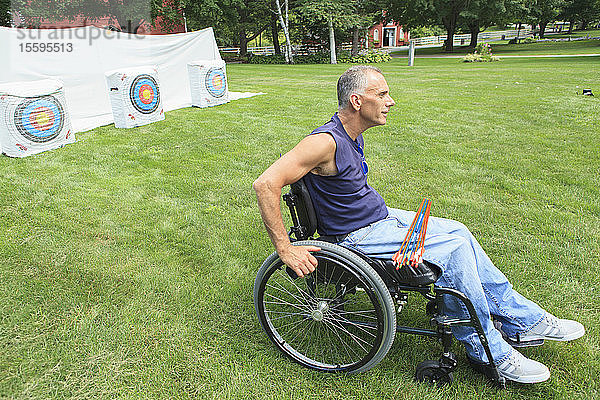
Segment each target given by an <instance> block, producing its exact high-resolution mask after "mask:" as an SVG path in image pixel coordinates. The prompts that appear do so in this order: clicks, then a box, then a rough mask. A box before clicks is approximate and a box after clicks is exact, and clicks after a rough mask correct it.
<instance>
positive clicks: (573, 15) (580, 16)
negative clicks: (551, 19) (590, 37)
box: [559, 0, 600, 33]
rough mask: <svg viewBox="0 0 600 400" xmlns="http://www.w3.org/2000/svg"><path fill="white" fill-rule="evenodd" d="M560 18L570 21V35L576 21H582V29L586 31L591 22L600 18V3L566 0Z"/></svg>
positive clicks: (597, 1) (596, 0) (591, 0)
mask: <svg viewBox="0 0 600 400" xmlns="http://www.w3.org/2000/svg"><path fill="white" fill-rule="evenodd" d="M559 17H560V18H562V19H564V20H566V21H569V33H572V31H573V25H574V23H575V22H576V21H580V22H581V25H582V29H585V28H586V27H587V25H588V24H589V22H590V21H594V20H597V19H599V18H600V1H599V0H566V1H565V2H564V4H563V7H562V9H561V11H560V14H559Z"/></svg>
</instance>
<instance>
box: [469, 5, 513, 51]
mask: <svg viewBox="0 0 600 400" xmlns="http://www.w3.org/2000/svg"><path fill="white" fill-rule="evenodd" d="M504 13H506V7H505V5H504V0H471V1H470V2H469V4H468V6H467V8H466V10H464V11H463V12H462V13H461V14H460V15H461V17H462V19H463V20H464V24H465V25H466V26H467V28H468V29H469V32H470V33H471V43H470V44H469V46H471V47H475V46H477V37H478V36H479V33H480V32H481V31H484V30H485V29H486V28H487V27H489V26H491V25H493V24H494V23H496V22H498V21H499V20H500V17H501V16H502V15H503V14H504Z"/></svg>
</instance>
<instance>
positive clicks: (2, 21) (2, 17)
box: [0, 0, 11, 26]
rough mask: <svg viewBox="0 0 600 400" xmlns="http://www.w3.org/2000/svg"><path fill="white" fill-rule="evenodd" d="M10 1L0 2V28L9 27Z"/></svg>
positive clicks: (2, 0)
mask: <svg viewBox="0 0 600 400" xmlns="http://www.w3.org/2000/svg"><path fill="white" fill-rule="evenodd" d="M10 19H11V16H10V0H0V26H10Z"/></svg>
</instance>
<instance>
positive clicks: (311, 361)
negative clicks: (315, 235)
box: [256, 250, 389, 372]
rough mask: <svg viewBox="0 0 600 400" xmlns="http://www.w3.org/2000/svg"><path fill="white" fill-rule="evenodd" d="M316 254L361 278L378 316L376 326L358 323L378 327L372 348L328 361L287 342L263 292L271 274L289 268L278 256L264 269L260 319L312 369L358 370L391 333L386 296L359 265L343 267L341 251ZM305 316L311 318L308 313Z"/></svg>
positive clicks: (276, 341) (277, 341)
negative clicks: (348, 358) (345, 358)
mask: <svg viewBox="0 0 600 400" xmlns="http://www.w3.org/2000/svg"><path fill="white" fill-rule="evenodd" d="M316 256H317V257H318V259H319V260H320V262H323V261H325V262H331V263H333V264H334V265H339V266H341V267H342V268H343V271H344V272H345V273H350V274H351V277H352V278H353V279H354V280H356V281H357V282H359V284H360V287H361V288H362V289H363V290H364V292H365V294H366V295H367V297H368V299H369V301H370V304H371V306H373V307H374V309H373V311H374V313H375V316H376V327H375V328H373V327H369V326H366V325H362V327H361V326H358V329H362V330H365V331H366V328H369V329H376V332H377V334H376V335H375V338H374V340H373V341H372V343H369V344H368V345H369V346H370V347H371V348H370V350H369V351H368V352H366V351H365V354H364V355H362V356H361V357H360V360H354V361H352V362H347V363H327V362H324V361H323V360H321V361H320V360H317V359H315V358H310V357H308V356H306V355H305V354H303V353H302V352H300V351H298V350H297V349H296V348H295V347H294V346H293V345H292V344H290V343H289V342H288V340H289V339H288V340H286V339H284V338H283V337H282V336H281V334H280V333H279V331H278V328H276V327H275V325H274V324H273V321H272V320H271V317H270V316H269V315H268V312H267V311H266V308H265V298H264V294H265V292H266V285H267V282H268V281H269V279H270V278H271V276H272V275H273V274H275V273H277V272H278V271H279V273H280V274H282V276H284V278H285V277H286V275H287V272H286V271H285V268H286V267H285V266H284V265H283V263H282V262H281V260H280V259H279V258H275V259H274V260H273V262H272V263H271V265H270V266H269V267H268V268H267V270H266V271H265V274H264V277H263V279H262V281H261V287H260V289H259V293H260V298H259V299H257V300H258V301H257V302H256V305H257V307H258V308H259V309H258V310H257V311H258V314H259V318H260V320H261V321H260V322H261V325H262V326H263V329H265V331H267V333H268V336H269V338H270V339H271V340H272V342H273V343H274V344H275V345H276V346H277V347H278V348H279V349H280V350H281V351H282V352H283V353H284V354H286V355H287V356H288V357H290V358H291V359H292V360H294V361H296V362H298V363H300V364H302V365H304V366H306V367H309V368H311V369H316V370H320V371H327V372H337V371H354V370H357V369H359V368H361V367H363V366H364V365H365V364H366V363H368V362H369V361H370V360H371V359H372V358H373V357H374V356H375V354H376V353H377V352H378V351H379V349H380V347H381V346H382V342H383V338H384V337H385V336H386V335H387V334H389V333H388V332H387V330H388V327H387V324H386V323H385V313H384V312H383V309H382V306H381V304H382V301H383V300H382V299H381V298H380V297H381V296H380V294H379V293H377V292H376V291H375V290H373V289H372V287H374V285H373V283H372V282H367V280H366V278H365V276H363V275H361V274H360V273H358V271H356V269H357V268H356V267H354V266H350V265H345V268H344V265H343V259H341V258H340V257H339V256H338V255H336V254H332V253H330V252H324V251H323V250H322V251H321V252H319V254H318V255H316ZM326 265H327V264H326ZM332 276H333V272H332ZM288 278H289V279H290V280H291V279H292V278H290V277H289V276H288ZM305 318H306V319H308V315H307V316H306V317H305ZM348 322H352V321H348ZM337 325H338V327H339V325H340V324H339V323H338V324H337ZM354 325H356V323H354ZM342 331H343V328H342ZM334 333H335V332H334ZM349 335H351V334H350V333H349ZM338 339H339V341H340V342H342V343H343V340H342V338H340V337H339V335H338ZM355 340H356V339H355ZM359 340H360V339H359ZM292 341H293V340H292ZM361 347H362V346H361ZM346 351H348V349H346Z"/></svg>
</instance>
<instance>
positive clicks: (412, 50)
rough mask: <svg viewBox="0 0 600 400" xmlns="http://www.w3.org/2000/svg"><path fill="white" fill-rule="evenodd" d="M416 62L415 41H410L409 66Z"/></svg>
mask: <svg viewBox="0 0 600 400" xmlns="http://www.w3.org/2000/svg"><path fill="white" fill-rule="evenodd" d="M414 64H415V42H414V40H411V41H410V42H408V66H409V67H412V66H413V65H414Z"/></svg>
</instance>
